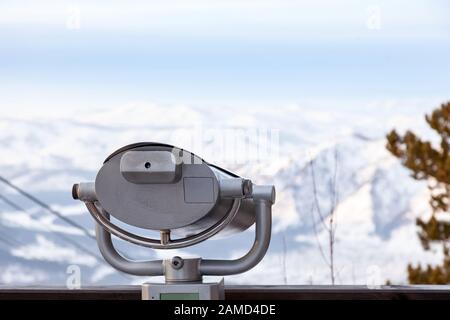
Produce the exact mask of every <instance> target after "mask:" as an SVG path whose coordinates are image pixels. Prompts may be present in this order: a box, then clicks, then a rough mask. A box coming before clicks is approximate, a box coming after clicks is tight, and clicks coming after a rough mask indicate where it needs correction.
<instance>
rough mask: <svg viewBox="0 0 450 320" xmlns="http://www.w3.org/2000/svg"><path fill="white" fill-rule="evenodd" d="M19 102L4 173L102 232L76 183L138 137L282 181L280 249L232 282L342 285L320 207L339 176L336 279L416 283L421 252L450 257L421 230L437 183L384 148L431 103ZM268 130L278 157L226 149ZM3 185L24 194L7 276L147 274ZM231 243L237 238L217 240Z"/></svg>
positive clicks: (2, 142) (4, 133)
mask: <svg viewBox="0 0 450 320" xmlns="http://www.w3.org/2000/svg"><path fill="white" fill-rule="evenodd" d="M8 114H9V115H6V114H5V115H3V116H1V115H0V147H1V157H0V175H1V176H3V177H6V178H8V179H10V180H11V181H12V182H13V183H15V184H17V185H18V186H20V187H22V188H23V189H25V190H26V191H27V192H29V193H31V194H32V195H34V196H36V197H37V198H39V199H41V200H43V201H44V202H46V203H48V204H50V205H51V207H52V208H53V209H55V210H58V211H59V212H61V213H62V214H64V215H65V216H67V217H70V218H71V219H72V220H74V221H76V222H77V223H79V224H81V225H83V226H85V227H86V228H89V229H90V230H93V226H94V223H93V221H92V219H91V217H90V216H89V214H88V213H87V212H86V209H85V208H84V207H83V205H82V204H81V203H79V202H77V201H74V200H72V198H71V186H72V184H73V183H76V182H80V181H91V180H93V179H94V178H95V174H96V172H97V170H98V169H99V167H100V166H101V164H102V162H103V160H104V158H106V156H107V155H109V154H110V153H112V152H113V151H114V150H115V149H117V148H119V147H121V146H123V145H126V144H129V143H133V142H138V141H158V142H166V143H170V144H174V145H176V146H181V147H184V148H186V149H188V150H191V151H193V152H195V153H197V154H199V155H200V156H202V157H203V158H205V159H206V160H209V161H211V162H213V163H216V164H218V165H222V166H224V167H226V168H228V169H230V170H233V171H235V172H237V173H238V174H240V175H242V176H246V177H249V178H251V179H252V180H253V181H255V182H256V183H274V184H275V186H276V188H277V203H276V205H275V208H274V228H273V239H272V243H271V248H270V250H269V252H268V255H267V256H266V258H265V259H264V260H263V262H262V263H261V264H260V265H258V266H257V267H256V268H255V269H253V270H251V271H249V272H247V273H245V274H242V275H238V276H233V277H229V278H228V280H227V281H228V282H235V283H258V284H282V283H284V282H285V279H287V282H288V283H289V284H305V283H307V284H311V283H314V284H325V283H329V281H330V276H329V271H328V266H327V265H326V263H325V262H324V259H323V257H322V255H321V252H320V250H319V246H318V243H321V245H322V249H323V250H324V251H325V255H327V253H326V251H327V241H328V239H327V232H326V230H325V229H324V228H323V226H322V225H321V224H320V223H318V222H317V221H316V220H317V218H318V216H317V212H316V213H315V214H314V212H313V208H314V206H315V204H314V199H315V198H314V188H313V185H314V181H315V184H316V188H315V189H316V192H315V193H316V195H317V200H318V203H319V207H320V210H321V212H322V213H326V212H328V211H329V209H330V206H331V205H332V203H333V199H332V192H330V190H332V189H333V187H332V186H333V181H334V179H335V180H336V189H337V195H338V196H337V204H336V208H337V209H336V223H337V231H336V244H335V266H336V274H337V283H342V284H353V283H356V284H364V283H366V282H367V281H372V282H373V278H374V277H375V278H376V281H381V282H384V281H385V280H386V279H390V280H391V281H392V282H394V283H404V282H405V281H406V274H405V270H406V265H407V263H408V262H419V261H421V262H431V263H433V262H436V261H439V259H440V255H439V252H435V253H434V252H424V251H423V249H422V248H421V246H420V243H419V241H418V238H417V235H416V227H415V223H414V220H415V218H416V217H418V216H421V215H425V214H428V213H429V208H428V205H427V188H426V185H424V184H423V183H420V182H417V181H413V180H412V179H411V178H410V176H409V174H408V172H407V171H406V170H405V169H404V168H402V167H401V165H400V164H399V163H398V161H397V160H396V159H394V158H393V157H391V156H390V155H389V153H388V152H387V151H386V150H385V148H384V144H385V141H384V135H385V133H386V132H387V130H389V129H390V128H392V127H396V128H400V129H404V128H408V127H411V128H416V129H418V130H421V126H420V123H421V121H422V115H421V114H420V113H411V112H403V111H402V110H401V109H400V110H394V109H392V108H387V109H383V108H381V107H380V106H372V107H370V108H367V109H365V110H360V111H358V112H355V110H347V111H342V110H341V111H339V110H337V111H336V112H331V111H330V110H328V109H327V108H311V107H299V106H284V107H278V108H258V107H248V106H247V107H245V108H244V107H233V108H230V107H223V108H219V107H215V108H209V109H208V108H205V107H195V106H184V105H172V106H160V105H152V104H143V103H131V104H129V105H126V106H122V107H116V108H110V109H104V110H91V111H89V112H86V111H85V112H83V113H81V112H80V113H71V112H67V114H65V115H60V114H59V115H52V114H51V113H43V114H41V115H36V114H33V115H32V116H31V115H27V114H21V115H20V116H19V115H14V114H12V113H11V112H9V113H8ZM266 133H267V136H270V137H272V138H273V140H271V141H272V144H271V147H272V148H271V149H270V150H269V151H270V152H269V153H268V156H267V155H265V156H262V155H260V156H259V157H257V158H256V159H255V158H252V157H249V156H251V155H254V154H252V153H251V152H248V153H246V154H244V159H241V158H239V157H242V156H243V154H242V152H241V151H242V149H239V152H236V154H234V155H233V154H232V152H230V150H236V148H237V147H236V146H234V147H229V146H228V147H223V146H226V143H224V141H228V140H230V138H231V141H232V142H233V141H234V142H233V143H236V141H239V139H240V137H244V140H246V141H247V142H255V141H254V139H258V137H260V136H261V135H264V134H266ZM258 134H259V136H258ZM227 139H228V140H227ZM218 146H220V147H218ZM247 147H248V145H247ZM244 150H247V149H246V147H245V145H244ZM246 157H247V158H246ZM313 172H314V176H313ZM313 177H314V178H313ZM0 195H1V196H4V197H6V201H8V200H9V201H10V202H11V201H12V202H14V204H15V206H14V205H11V204H8V203H7V202H5V200H1V199H0V210H1V211H0V283H6V284H13V285H19V284H33V285H43V284H52V285H64V284H65V282H66V279H67V273H66V271H67V268H68V266H69V265H78V266H79V267H80V268H81V271H82V273H81V280H82V282H83V284H108V283H140V282H143V281H144V280H146V279H142V278H136V277H130V276H126V275H122V274H120V273H118V272H116V271H115V270H113V269H111V268H110V267H109V266H108V265H106V264H105V263H104V262H103V261H102V259H99V258H98V256H99V253H98V250H97V247H96V243H95V242H94V241H93V240H92V239H91V238H89V237H87V236H86V235H85V234H83V233H82V232H81V231H80V230H78V229H76V228H74V227H73V226H71V225H68V224H66V223H65V222H64V221H62V220H61V219H59V218H58V217H56V216H55V215H52V214H51V213H49V212H48V211H46V210H43V209H42V208H39V207H37V206H36V205H35V204H34V203H32V202H30V201H29V200H27V199H26V198H24V197H23V196H22V195H20V194H19V193H17V192H15V191H14V190H12V189H11V188H9V187H8V186H6V185H5V184H0ZM18 206H19V207H18ZM313 221H316V223H314V222H313ZM314 226H315V228H316V231H317V232H314ZM252 237H253V233H252V230H249V231H247V232H244V233H242V234H240V235H237V236H235V237H231V238H227V239H224V240H214V241H215V242H213V241H207V242H206V243H203V244H200V245H198V246H196V247H194V248H187V249H185V250H182V252H181V253H180V252H177V254H183V255H202V256H206V257H236V256H238V255H239V254H242V253H243V252H244V251H245V250H246V248H248V247H250V245H251V243H252ZM74 242H75V243H76V244H78V246H76V245H74ZM218 243H221V246H222V247H223V248H224V250H221V251H220V252H218V250H217V249H216V248H217V244H218ZM117 245H118V246H119V248H120V249H121V250H122V251H123V252H126V253H127V255H129V256H131V257H133V258H136V259H145V258H152V257H162V256H164V257H165V256H169V255H173V254H174V252H167V251H163V252H159V251H158V252H154V251H151V250H148V249H144V248H138V247H135V246H132V245H129V244H127V243H124V242H122V241H117ZM79 246H82V247H83V248H85V249H86V250H82V249H80V248H79Z"/></svg>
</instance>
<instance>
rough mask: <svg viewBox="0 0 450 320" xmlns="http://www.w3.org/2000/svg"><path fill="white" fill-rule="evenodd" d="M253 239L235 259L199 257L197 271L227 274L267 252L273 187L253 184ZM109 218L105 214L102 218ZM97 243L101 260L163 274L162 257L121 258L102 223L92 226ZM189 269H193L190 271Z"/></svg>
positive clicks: (126, 268) (148, 273) (244, 268)
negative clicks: (144, 259) (239, 256)
mask: <svg viewBox="0 0 450 320" xmlns="http://www.w3.org/2000/svg"><path fill="white" fill-rule="evenodd" d="M253 201H254V202H255V211H256V212H255V214H256V221H255V241H254V243H253V246H252V248H251V249H250V251H249V252H248V253H247V254H246V255H244V256H243V257H241V258H239V259H236V260H201V261H200V264H199V265H198V268H199V269H198V273H199V274H200V275H201V276H203V275H219V276H220V275H231V274H237V273H242V272H245V271H247V270H250V269H251V268H253V267H254V266H255V265H257V264H258V263H259V262H260V261H261V260H262V258H263V257H264V255H265V254H266V252H267V249H268V248H269V244H270V237H271V228H272V205H273V203H274V201H275V190H274V188H273V187H266V186H255V188H254V190H253ZM105 218H106V219H107V220H108V221H109V216H108V215H107V216H106V217H105ZM95 232H96V235H97V242H98V246H99V248H100V252H101V253H102V255H103V257H104V258H105V260H106V261H107V262H108V263H109V264H111V265H112V266H113V267H115V268H116V269H119V270H121V271H123V272H126V273H130V274H133V275H145V276H160V275H163V274H164V267H163V265H164V262H163V261H162V260H156V261H144V262H137V261H131V260H128V259H125V258H124V257H122V256H121V255H120V254H119V253H118V252H117V251H116V249H115V248H114V246H113V244H112V241H111V234H110V233H109V232H108V231H106V230H105V229H104V228H103V226H101V225H100V224H97V225H96V227H95ZM192 272H195V270H193V271H192Z"/></svg>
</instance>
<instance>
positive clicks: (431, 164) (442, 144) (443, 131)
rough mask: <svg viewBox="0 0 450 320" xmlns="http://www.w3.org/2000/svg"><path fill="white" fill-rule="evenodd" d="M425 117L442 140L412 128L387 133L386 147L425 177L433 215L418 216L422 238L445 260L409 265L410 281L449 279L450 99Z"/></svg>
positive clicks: (416, 174)
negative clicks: (430, 138) (437, 246)
mask: <svg viewBox="0 0 450 320" xmlns="http://www.w3.org/2000/svg"><path fill="white" fill-rule="evenodd" d="M425 120H426V122H427V123H428V125H429V126H430V128H431V129H433V130H434V131H435V133H437V134H438V137H439V144H433V143H431V142H430V141H425V140H423V139H421V138H420V137H418V136H417V135H416V134H414V133H413V132H411V131H407V132H406V133H405V134H404V135H399V134H398V133H397V132H396V131H395V130H393V131H391V132H390V133H389V134H388V135H387V144H386V147H387V149H388V150H389V151H390V152H391V153H392V154H393V155H394V156H396V157H397V158H399V159H400V160H401V162H402V164H403V165H404V166H405V167H406V168H408V169H409V170H410V171H411V173H412V177H413V178H414V179H416V180H426V181H427V182H428V187H429V189H430V191H431V192H430V193H431V196H430V205H431V208H432V215H431V218H430V219H428V220H422V219H417V220H416V223H417V226H418V228H419V234H418V235H419V238H420V241H421V243H422V246H423V247H424V249H425V250H429V249H430V245H431V244H440V245H441V246H442V250H443V254H444V261H443V262H442V264H441V265H437V266H431V265H427V266H422V265H420V264H419V265H418V266H413V265H411V264H410V265H409V266H408V280H409V282H410V283H411V284H449V283H450V254H449V248H450V213H449V207H450V154H449V151H450V102H447V103H445V104H442V105H441V106H440V107H439V108H437V109H436V110H434V111H433V112H432V113H431V114H430V115H426V116H425Z"/></svg>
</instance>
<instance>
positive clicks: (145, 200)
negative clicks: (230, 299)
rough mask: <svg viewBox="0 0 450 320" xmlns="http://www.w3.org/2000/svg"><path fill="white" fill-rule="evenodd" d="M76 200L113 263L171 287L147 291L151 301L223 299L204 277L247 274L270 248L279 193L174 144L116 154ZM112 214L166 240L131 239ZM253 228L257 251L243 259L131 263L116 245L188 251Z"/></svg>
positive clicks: (76, 190) (77, 188)
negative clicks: (157, 278)
mask: <svg viewBox="0 0 450 320" xmlns="http://www.w3.org/2000/svg"><path fill="white" fill-rule="evenodd" d="M72 195H73V198H74V199H79V200H81V201H83V202H84V203H85V204H86V207H87V209H88V210H89V212H90V214H91V215H92V217H93V218H94V220H95V222H96V227H95V232H96V236H97V243H98V246H99V248H100V252H101V253H102V255H103V257H104V259H105V260H106V261H107V262H108V263H109V264H111V265H112V266H113V267H114V268H116V269H118V270H120V271H122V272H125V273H128V274H132V275H140V276H162V275H164V277H165V283H164V284H162V283H145V284H143V285H142V299H145V300H163V299H191V300H195V299H201V300H209V299H212V300H216V299H223V298H224V288H223V280H222V281H220V282H219V283H204V282H202V276H206V275H215V276H225V275H232V274H239V273H243V272H246V271H247V270H249V269H251V268H253V267H254V266H255V265H257V264H258V263H259V262H260V261H261V260H262V258H263V257H264V255H265V254H266V251H267V249H268V247H269V243H270V236H271V223H272V213H271V211H272V205H273V203H274V202H275V188H274V187H273V186H261V185H256V184H253V183H252V182H251V181H250V180H248V179H244V178H241V177H239V176H237V175H235V174H233V173H231V172H229V171H227V170H224V169H222V168H219V167H217V166H215V165H212V164H210V163H208V162H206V161H204V160H202V159H201V158H199V157H197V156H196V155H194V154H193V153H190V152H188V151H186V150H182V149H178V148H176V147H173V146H171V145H166V144H161V143H136V144H132V145H128V146H126V147H123V148H121V149H119V150H117V151H116V152H114V153H113V154H111V155H110V156H109V157H108V158H107V159H106V160H105V162H104V164H103V166H102V168H101V169H100V171H99V172H98V174H97V177H96V179H95V182H87V183H78V184H75V185H74V186H73V189H72ZM110 215H111V216H113V217H114V218H116V219H117V220H119V221H121V222H123V223H125V224H128V225H131V226H134V227H138V228H141V229H146V230H156V231H159V233H160V238H159V239H151V238H147V237H143V236H141V235H137V234H135V233H131V232H129V231H127V230H125V229H123V228H121V227H119V226H117V225H116V224H114V223H112V222H111V220H110ZM253 224H255V241H254V243H253V246H252V248H251V249H250V251H248V253H247V254H246V255H244V256H243V257H241V258H239V259H236V260H210V259H203V258H195V259H183V258H181V257H173V258H172V259H167V260H154V261H131V260H129V259H126V258H124V257H122V256H121V255H120V254H119V253H118V252H117V251H116V249H115V248H114V246H113V243H112V241H111V235H114V236H117V237H119V238H121V239H123V240H126V241H128V242H131V243H133V244H136V245H139V246H144V247H150V248H153V249H175V248H184V247H188V246H192V245H195V244H197V243H199V242H202V241H204V240H207V239H209V238H211V237H212V236H216V238H217V237H220V236H228V235H230V234H233V233H236V232H241V231H244V230H246V229H247V228H248V227H250V226H251V225H253Z"/></svg>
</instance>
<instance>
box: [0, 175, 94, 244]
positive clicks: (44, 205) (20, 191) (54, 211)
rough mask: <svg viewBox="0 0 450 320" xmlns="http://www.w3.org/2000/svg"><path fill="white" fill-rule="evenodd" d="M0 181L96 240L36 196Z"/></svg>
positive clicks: (9, 183) (6, 181) (87, 231)
mask: <svg viewBox="0 0 450 320" xmlns="http://www.w3.org/2000/svg"><path fill="white" fill-rule="evenodd" d="M0 181H2V182H3V183H5V184H6V185H8V186H10V187H11V188H13V189H14V190H16V191H17V192H19V193H20V194H21V195H23V196H24V197H26V198H28V199H29V200H31V201H33V202H34V203H36V204H37V205H38V206H40V207H42V208H44V209H45V210H47V211H49V212H50V213H51V214H53V215H55V216H57V217H58V218H60V219H61V220H63V221H65V222H66V223H68V224H70V225H71V226H73V227H75V228H77V229H78V230H81V231H82V232H83V233H85V234H86V235H87V236H88V237H90V238H92V239H94V240H95V237H94V236H93V235H92V234H91V232H90V231H89V230H88V229H86V228H85V227H83V226H82V225H80V224H79V223H77V222H75V221H73V220H72V219H70V218H68V217H65V216H64V215H62V214H61V213H60V212H58V211H56V210H54V209H52V208H51V207H50V206H49V205H48V204H46V203H44V202H43V201H41V200H39V199H38V198H36V197H35V196H33V195H31V194H30V193H28V192H26V191H25V190H23V189H22V188H20V187H18V186H16V185H15V184H13V183H12V182H11V181H10V180H8V179H6V178H4V177H2V176H0Z"/></svg>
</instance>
